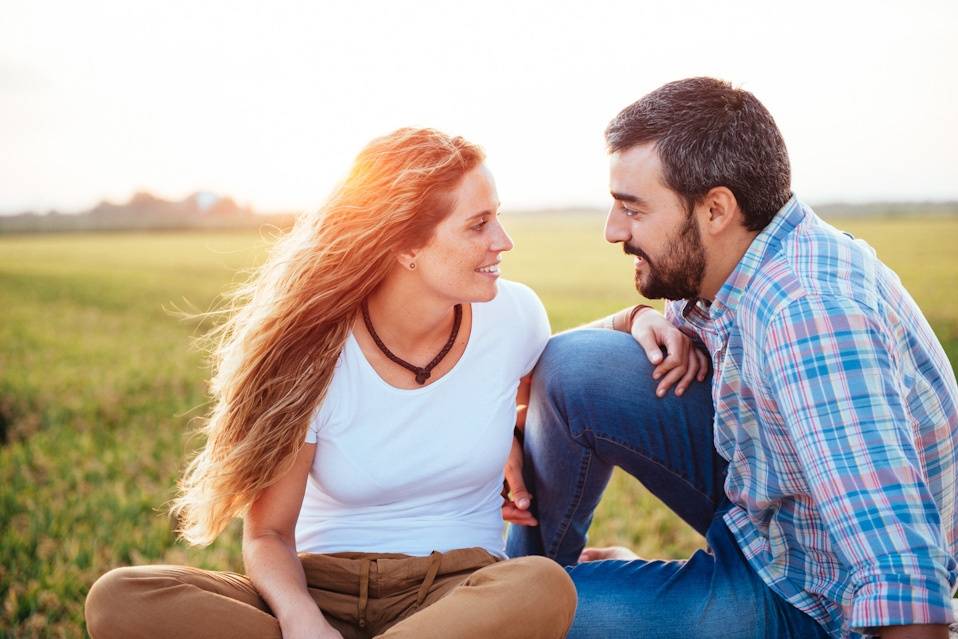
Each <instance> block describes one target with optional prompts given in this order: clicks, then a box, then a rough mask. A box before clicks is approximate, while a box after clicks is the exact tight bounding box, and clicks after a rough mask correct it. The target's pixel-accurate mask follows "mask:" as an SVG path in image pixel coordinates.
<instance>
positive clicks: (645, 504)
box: [0, 215, 958, 638]
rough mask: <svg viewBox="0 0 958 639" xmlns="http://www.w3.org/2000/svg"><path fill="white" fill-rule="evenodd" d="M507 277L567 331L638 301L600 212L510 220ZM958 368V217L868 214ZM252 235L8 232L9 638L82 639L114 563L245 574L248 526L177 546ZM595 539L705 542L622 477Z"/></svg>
mask: <svg viewBox="0 0 958 639" xmlns="http://www.w3.org/2000/svg"><path fill="white" fill-rule="evenodd" d="M504 221H505V223H506V224H507V226H508V227H509V230H510V231H511V233H512V235H513V238H514V239H515V241H516V245H517V246H516V249H515V251H514V252H513V253H512V254H510V255H508V256H507V257H506V259H505V261H504V266H505V274H506V276H507V277H510V278H512V279H517V280H521V281H524V282H526V283H528V284H530V285H531V286H533V287H534V288H535V289H536V290H537V291H538V292H539V294H540V295H541V297H542V299H543V301H544V302H545V304H546V307H547V308H548V309H549V313H550V317H551V320H552V324H553V329H554V330H562V329H565V328H569V327H572V326H575V325H577V324H581V323H584V322H586V321H589V320H591V319H594V318H595V317H598V316H601V315H604V314H607V313H609V312H611V311H613V310H615V309H617V308H621V307H622V306H624V305H626V304H629V303H633V301H634V300H635V299H636V294H635V292H634V290H633V289H632V284H631V279H632V275H631V260H630V259H629V258H626V257H625V256H623V254H622V252H621V250H620V249H618V248H617V247H612V246H609V245H607V244H605V243H604V241H603V240H602V238H601V231H602V219H601V217H592V216H576V215H566V216H553V217H543V216H539V215H529V216H512V217H509V216H507V217H506V218H505V220H504ZM839 225H840V226H843V227H844V228H846V229H847V230H850V231H852V232H853V233H855V234H856V235H859V236H861V237H864V238H865V239H867V240H868V241H869V242H870V243H872V245H873V246H875V247H876V249H877V250H878V252H879V255H880V256H881V257H882V258H883V259H884V260H885V261H886V263H888V264H889V265H890V266H892V267H893V268H894V269H895V270H896V271H897V272H898V273H899V274H900V275H901V278H902V280H903V281H904V283H905V285H906V286H907V287H908V289H909V290H910V291H911V293H912V295H913V296H914V297H915V298H916V300H917V301H918V303H919V304H920V305H921V307H922V308H923V309H924V311H925V313H926V315H927V317H928V319H929V321H930V322H931V324H932V326H933V327H934V328H935V330H936V332H937V333H938V335H939V337H940V338H941V340H942V342H943V343H944V344H945V347H946V350H947V351H948V354H949V357H950V358H951V361H952V364H953V365H954V364H955V362H956V361H958V299H956V298H955V291H956V290H958V262H956V260H955V258H954V257H953V250H954V246H956V245H958V220H950V219H910V220H894V219H889V220H873V221H865V220H856V221H854V222H848V223H842V224H839ZM264 247H265V242H264V241H263V239H262V238H261V237H260V236H259V235H257V234H254V233H243V232H237V233H156V234H126V233H123V234H120V233H118V234H90V235H48V236H7V237H0V310H2V315H0V434H2V438H3V439H4V441H5V443H3V444H0V638H4V637H75V636H82V635H83V629H82V623H83V621H82V620H83V608H82V606H83V599H84V596H85V594H86V592H87V590H88V588H89V586H90V584H91V583H92V582H93V581H94V580H95V579H96V578H97V577H98V576H99V575H100V574H101V573H103V572H104V571H106V570H108V569H109V568H111V567H113V566H118V565H123V564H130V563H141V562H153V563H159V562H165V563H189V564H192V565H196V566H201V567H207V568H217V569H234V570H238V569H241V565H242V564H241V559H240V546H239V535H238V532H239V527H238V526H236V525H234V526H232V527H231V528H230V529H229V531H228V532H227V533H226V534H225V535H224V536H223V537H222V538H221V539H220V540H218V541H217V542H216V543H215V544H214V545H213V546H211V547H210V548H207V549H203V550H196V549H191V548H187V547H185V546H183V545H182V544H179V543H177V542H175V541H174V538H173V535H172V533H171V526H170V521H169V520H168V518H167V517H166V515H165V514H164V511H163V508H162V506H163V504H164V502H166V501H167V500H168V499H169V498H170V497H171V496H172V494H173V486H174V482H175V479H176V477H177V475H178V474H179V472H180V471H181V469H182V466H183V463H184V460H185V459H186V456H187V454H188V452H189V451H190V450H191V449H192V448H193V447H194V446H196V445H197V443H198V442H197V441H196V440H195V439H189V438H187V437H186V433H187V432H188V431H189V428H190V420H191V418H192V417H195V416H197V415H200V414H202V412H203V408H204V402H205V400H206V398H205V386H204V380H205V376H206V369H205V365H204V362H203V358H202V357H201V355H200V354H199V353H197V352H195V351H193V350H191V349H190V341H191V337H194V336H196V335H197V334H198V331H199V327H198V326H197V325H196V323H195V322H184V321H182V320H180V319H178V318H177V317H175V316H174V315H173V314H172V313H171V312H170V311H171V309H173V308H176V307H179V308H187V309H190V308H191V309H199V310H203V309H207V308H209V307H210V306H211V305H212V304H214V303H215V299H216V296H217V293H219V292H220V291H222V290H223V289H224V288H226V287H227V286H228V284H229V283H230V282H231V281H235V279H236V277H237V272H238V271H239V270H240V269H242V268H244V267H248V266H250V265H253V264H255V263H256V262H257V260H259V259H261V258H262V256H263V254H264ZM592 541H593V542H596V543H601V544H605V543H619V544H627V545H630V546H632V547H634V548H635V549H636V550H637V551H639V552H640V554H645V555H654V556H661V557H681V556H683V555H685V554H687V553H689V552H690V551H691V550H693V549H695V548H697V547H700V546H701V544H702V539H701V538H700V537H698V535H696V534H695V533H694V532H692V531H691V530H690V529H689V528H688V527H686V526H685V525H684V524H682V523H681V522H680V521H678V520H677V519H676V517H675V516H674V515H672V514H671V513H670V512H668V511H667V510H666V509H665V508H664V507H662V506H661V505H660V504H658V503H657V502H656V501H655V499H654V498H652V497H651V496H649V495H648V494H647V493H646V492H645V491H644V490H643V489H642V488H641V487H640V486H638V485H637V484H636V483H635V482H634V481H631V480H630V479H629V478H628V477H625V476H623V475H621V474H617V475H616V476H614V477H613V483H612V486H611V488H610V490H609V491H608V492H607V494H606V497H605V499H604V500H603V503H602V505H601V507H600V509H599V512H598V513H597V515H596V518H595V522H594V524H593V528H592Z"/></svg>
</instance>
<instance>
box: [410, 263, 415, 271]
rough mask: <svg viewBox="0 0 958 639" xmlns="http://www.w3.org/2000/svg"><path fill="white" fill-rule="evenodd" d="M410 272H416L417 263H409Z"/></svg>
mask: <svg viewBox="0 0 958 639" xmlns="http://www.w3.org/2000/svg"><path fill="white" fill-rule="evenodd" d="M409 270H410V271H415V270H416V263H415V262H410V263H409Z"/></svg>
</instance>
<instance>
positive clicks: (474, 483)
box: [296, 280, 550, 556]
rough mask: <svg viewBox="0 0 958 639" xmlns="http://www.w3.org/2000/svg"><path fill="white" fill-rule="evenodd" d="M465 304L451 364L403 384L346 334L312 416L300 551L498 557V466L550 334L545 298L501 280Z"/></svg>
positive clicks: (299, 525)
mask: <svg viewBox="0 0 958 639" xmlns="http://www.w3.org/2000/svg"><path fill="white" fill-rule="evenodd" d="M498 288H499V293H498V295H496V297H495V299H493V300H492V301H490V302H484V303H481V304H473V305H472V332H471V333H470V336H469V341H468V343H467V345H466V348H465V351H464V352H463V354H462V357H461V358H460V359H459V361H458V362H456V365H455V366H454V367H453V369H452V370H450V371H449V372H448V373H446V374H445V375H444V376H443V377H441V378H439V379H438V380H436V381H435V382H433V383H432V384H429V385H428V386H424V387H422V388H415V389H411V390H406V389H399V388H396V387H394V386H391V385H389V384H387V383H386V382H385V381H383V379H382V378H381V377H380V376H379V374H378V373H376V371H375V370H374V369H373V368H372V366H371V365H370V364H369V361H368V360H367V359H366V357H365V355H364V354H363V352H362V350H361V349H360V347H359V344H358V342H357V341H356V339H355V337H354V336H353V335H352V333H350V335H349V337H348V338H347V339H346V344H345V346H344V347H343V351H342V353H341V354H340V356H339V361H338V362H337V364H336V371H335V372H334V373H333V379H332V382H331V383H330V387H329V391H328V393H327V395H326V398H325V399H324V400H323V403H322V404H321V405H320V406H319V408H318V409H317V411H316V413H315V414H314V415H313V418H312V419H311V421H310V425H309V430H308V431H307V434H306V441H307V442H308V443H316V444H317V446H316V455H315V457H314V458H313V466H312V468H311V469H310V473H309V479H308V481H307V486H306V495H305V498H304V499H303V506H302V509H301V510H300V513H299V518H298V520H297V522H296V548H297V550H298V551H299V552H314V553H332V552H344V551H360V552H397V553H405V554H409V555H428V554H429V553H430V552H432V551H433V550H438V551H440V552H445V551H447V550H451V549H454V548H470V547H474V546H478V547H481V548H485V549H486V550H488V551H489V552H491V553H494V554H497V555H500V556H504V544H503V539H502V530H503V522H502V514H501V510H500V509H501V506H502V498H501V496H500V492H501V491H502V480H503V465H504V464H505V461H506V458H507V456H508V454H509V450H510V447H511V446H512V429H513V425H514V424H515V406H516V405H515V398H516V391H517V388H518V383H519V378H520V377H522V376H523V375H525V374H527V373H529V371H531V370H532V367H533V366H534V365H535V362H536V360H537V359H538V358H539V355H540V354H541V353H542V350H543V349H544V348H545V345H546V342H547V341H548V339H549V334H550V328H549V319H548V317H547V315H546V312H545V308H543V306H542V302H540V301H539V298H538V297H537V296H536V294H535V293H534V292H532V290H531V289H530V288H528V287H527V286H525V285H522V284H518V283H515V282H509V281H505V280H500V281H499V287H498Z"/></svg>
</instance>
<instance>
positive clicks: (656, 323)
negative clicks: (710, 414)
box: [631, 308, 709, 397]
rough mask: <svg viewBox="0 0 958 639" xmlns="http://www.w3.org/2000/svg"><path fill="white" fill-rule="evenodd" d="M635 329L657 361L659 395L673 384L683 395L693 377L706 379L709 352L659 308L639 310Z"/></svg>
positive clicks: (642, 345) (656, 391) (650, 359)
mask: <svg viewBox="0 0 958 639" xmlns="http://www.w3.org/2000/svg"><path fill="white" fill-rule="evenodd" d="M631 333H632V337H634V338H635V341H637V342H638V343H639V346H641V347H642V349H643V350H644V351H645V354H646V356H647V357H648V358H649V361H650V362H652V363H653V364H655V369H653V371H652V378H653V379H655V380H661V381H659V385H658V387H657V388H656V389H655V394H656V396H658V397H664V396H665V393H666V392H668V390H669V388H671V387H672V386H675V387H676V388H675V394H676V395H679V396H681V395H682V393H684V392H685V389H686V388H688V387H689V385H690V384H691V383H692V381H693V380H696V379H697V380H698V381H700V382H704V381H705V378H706V376H707V375H708V372H709V358H708V355H706V354H705V353H703V352H702V351H700V350H699V349H698V348H696V346H695V345H694V344H693V343H692V340H690V339H689V337H688V336H687V335H686V334H685V333H683V332H682V331H680V330H679V329H677V328H676V327H675V326H673V325H672V323H671V322H669V321H668V320H667V319H665V317H663V316H662V315H661V314H660V313H658V312H657V311H656V310H655V309H651V308H646V309H643V310H642V311H640V312H638V313H637V314H636V315H635V319H634V320H633V321H632V327H631ZM663 351H665V355H664V356H663Z"/></svg>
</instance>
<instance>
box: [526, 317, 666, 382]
mask: <svg viewBox="0 0 958 639" xmlns="http://www.w3.org/2000/svg"><path fill="white" fill-rule="evenodd" d="M653 368H654V367H653V366H652V364H651V362H649V360H648V357H646V356H645V353H644V351H642V349H641V347H640V346H639V344H638V342H636V341H635V339H634V338H633V337H632V336H631V335H629V334H628V333H623V332H621V331H610V330H604V329H581V330H575V331H569V332H567V333H561V334H559V335H556V336H554V337H553V338H552V339H550V340H549V343H548V344H547V345H546V348H545V350H544V351H543V353H542V356H541V357H540V358H539V363H538V364H537V365H536V369H535V374H534V376H533V382H534V384H535V385H536V387H537V388H538V389H539V390H540V391H544V392H545V393H546V394H550V395H551V394H568V393H575V392H581V391H582V390H583V389H588V388H590V387H592V386H595V385H596V383H598V384H602V383H604V382H605V381H606V380H607V379H609V378H610V377H615V376H616V375H617V374H621V373H622V371H629V373H630V375H633V376H637V377H639V378H642V379H646V378H648V379H651V377H652V370H653Z"/></svg>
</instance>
